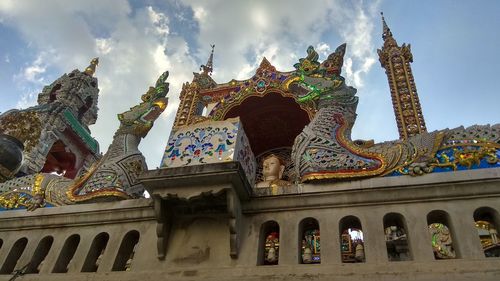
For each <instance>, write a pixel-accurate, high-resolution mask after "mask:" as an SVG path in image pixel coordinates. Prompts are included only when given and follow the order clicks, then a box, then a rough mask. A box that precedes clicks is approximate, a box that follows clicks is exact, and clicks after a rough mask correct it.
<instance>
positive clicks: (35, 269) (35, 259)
mask: <svg viewBox="0 0 500 281" xmlns="http://www.w3.org/2000/svg"><path fill="white" fill-rule="evenodd" d="M53 242H54V238H53V237H52V236H47V237H44V238H43V239H42V240H40V243H38V246H37V247H36V249H35V253H33V256H32V257H31V261H30V263H29V265H28V267H27V268H26V271H25V273H39V272H40V269H41V268H42V266H43V261H44V260H45V257H47V255H48V254H49V251H50V247H52V243H53Z"/></svg>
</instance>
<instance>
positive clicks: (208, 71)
mask: <svg viewBox="0 0 500 281" xmlns="http://www.w3.org/2000/svg"><path fill="white" fill-rule="evenodd" d="M210 47H212V52H211V53H210V57H208V61H207V63H206V64H205V65H203V64H202V65H201V66H200V70H201V74H205V75H212V71H213V70H214V65H213V64H214V48H215V44H213V45H212V44H210Z"/></svg>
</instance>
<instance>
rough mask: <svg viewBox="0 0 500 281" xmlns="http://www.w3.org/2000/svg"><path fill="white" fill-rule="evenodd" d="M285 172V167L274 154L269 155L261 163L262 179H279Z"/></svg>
mask: <svg viewBox="0 0 500 281" xmlns="http://www.w3.org/2000/svg"><path fill="white" fill-rule="evenodd" d="M284 170H285V165H283V164H282V163H281V160H280V159H279V158H278V157H277V156H276V155H274V154H271V155H269V156H268V157H267V158H266V159H264V162H263V163H262V174H263V175H264V179H265V180H267V179H272V178H274V179H280V178H281V176H282V175H283V171H284Z"/></svg>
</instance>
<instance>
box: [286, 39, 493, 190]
mask: <svg viewBox="0 0 500 281" xmlns="http://www.w3.org/2000/svg"><path fill="white" fill-rule="evenodd" d="M345 48H346V44H342V45H340V46H339V47H338V48H337V49H336V50H335V52H334V53H332V54H330V55H329V56H328V58H327V59H326V60H325V61H323V62H322V63H320V62H318V58H319V56H318V54H317V53H316V51H315V50H314V48H313V47H312V46H310V47H309V48H308V49H307V54H308V55H307V57H305V58H301V59H300V60H299V63H297V64H295V65H294V67H295V68H296V71H295V73H294V75H293V76H292V77H290V78H289V79H288V80H287V81H286V83H285V89H286V90H288V91H290V92H292V93H293V94H295V96H296V97H297V98H296V100H297V101H298V102H299V103H306V102H309V103H310V102H313V103H314V104H315V106H316V109H317V112H316V114H315V116H314V118H313V119H312V121H311V122H310V123H309V124H308V125H307V126H306V127H305V128H304V129H303V131H302V132H301V133H300V134H299V135H298V136H297V137H296V139H295V143H294V145H293V149H292V155H291V158H292V161H293V162H294V166H295V174H296V175H297V176H298V179H297V180H298V181H301V182H304V181H309V180H321V179H345V178H350V179H351V178H361V177H369V176H384V175H401V174H409V175H421V174H425V173H430V172H432V171H433V170H434V169H436V168H446V169H453V170H456V169H459V168H460V169H470V168H471V167H472V166H473V165H475V166H476V167H478V166H481V167H483V166H485V167H486V166H498V163H499V158H500V157H499V155H500V124H497V125H493V126H490V125H485V126H479V125H475V126H471V127H469V128H463V127H459V128H456V129H452V130H449V129H445V130H441V131H435V132H430V133H427V132H426V133H422V134H419V135H416V136H413V137H410V138H408V139H404V140H396V141H389V142H383V143H377V144H374V142H373V141H372V140H371V141H362V140H356V141H353V140H351V129H352V127H353V125H354V122H355V120H356V107H357V104H358V97H356V96H355V94H356V92H357V90H356V89H355V88H353V87H351V86H347V85H346V84H345V79H344V77H342V76H341V75H340V73H341V69H342V64H343V57H344V54H345Z"/></svg>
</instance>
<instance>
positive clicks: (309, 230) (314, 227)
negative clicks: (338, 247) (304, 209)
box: [299, 218, 321, 264]
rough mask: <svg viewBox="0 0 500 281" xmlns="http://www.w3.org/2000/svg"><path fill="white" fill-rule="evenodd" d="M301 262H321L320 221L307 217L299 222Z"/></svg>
mask: <svg viewBox="0 0 500 281" xmlns="http://www.w3.org/2000/svg"><path fill="white" fill-rule="evenodd" d="M299 257H300V260H299V263H305V264H310V263H321V241H320V232H319V223H318V221H317V220H316V219H314V218H305V219H303V220H302V221H301V222H300V224H299Z"/></svg>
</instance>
